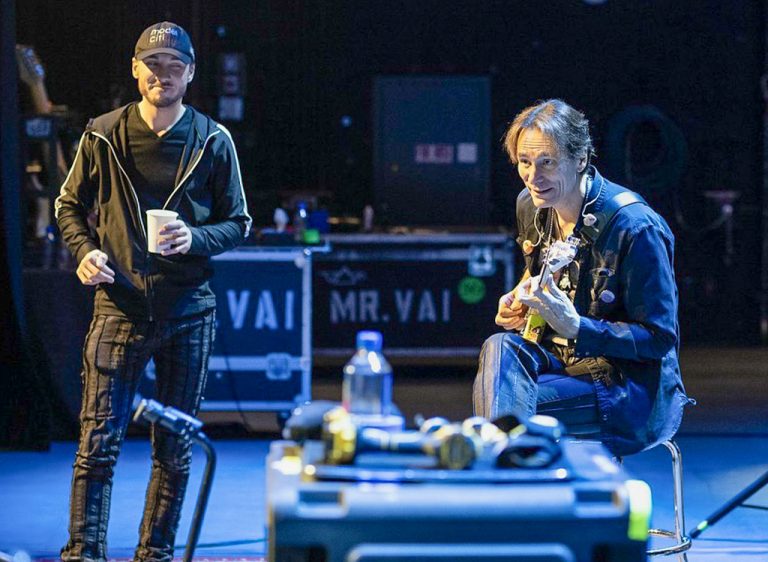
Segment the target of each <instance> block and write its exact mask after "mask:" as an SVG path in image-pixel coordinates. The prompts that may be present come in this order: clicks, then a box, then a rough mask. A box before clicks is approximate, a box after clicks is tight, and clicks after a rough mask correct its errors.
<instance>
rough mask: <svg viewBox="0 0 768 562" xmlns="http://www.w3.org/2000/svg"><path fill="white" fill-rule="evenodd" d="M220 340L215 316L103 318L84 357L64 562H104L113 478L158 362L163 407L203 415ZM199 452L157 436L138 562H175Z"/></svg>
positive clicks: (156, 431) (159, 431)
mask: <svg viewBox="0 0 768 562" xmlns="http://www.w3.org/2000/svg"><path fill="white" fill-rule="evenodd" d="M213 337H214V311H209V312H207V313H204V314H203V315H200V316H193V317H187V318H179V319H174V320H164V321H158V322H147V321H132V320H129V319H128V318H123V317H119V316H106V315H96V316H94V318H93V321H92V322H91V328H90V331H89V332H88V335H87V336H86V339H85V346H84V350H83V373H82V377H83V405H82V409H81V410H80V444H79V447H78V450H77V454H76V455H75V464H74V472H73V476H72V494H71V499H70V512H69V513H70V514H69V541H68V542H67V544H66V546H65V547H64V548H63V549H62V551H61V558H62V560H63V561H64V562H104V561H106V559H107V552H106V549H107V545H106V537H107V523H108V519H109V505H110V496H111V491H112V475H113V471H114V466H115V463H116V462H117V457H118V455H119V454H120V447H121V445H122V442H123V438H124V437H125V432H126V429H127V427H128V423H129V422H130V420H131V410H132V404H133V396H134V394H135V393H136V387H137V385H138V383H139V379H140V377H141V374H142V372H143V371H144V367H145V366H146V364H147V362H148V361H149V358H150V357H153V358H154V360H155V374H156V377H157V378H156V386H157V388H156V393H157V399H158V400H159V401H160V402H161V403H163V404H164V405H168V406H173V407H175V408H177V409H179V410H182V411H183V412H186V413H188V414H191V415H195V414H196V413H197V410H198V408H199V406H200V400H201V398H202V393H203V388H204V387H205V379H206V375H207V372H208V358H209V356H210V353H211V347H212V344H213ZM191 449H192V444H191V442H190V440H189V439H188V438H180V437H178V436H177V435H175V434H173V433H171V432H169V431H167V430H165V429H163V428H161V427H158V426H154V427H153V428H152V476H151V479H150V482H149V487H148V488H147V495H146V502H145V505H144V516H143V518H142V521H141V526H140V528H139V545H138V547H137V549H136V556H135V560H139V561H148V560H152V561H164V562H166V561H167V562H170V560H171V559H172V558H173V543H174V539H175V536H176V530H177V528H178V525H179V517H180V515H181V504H182V501H183V499H184V491H185V489H186V485H187V480H188V478H189V466H190V462H191V457H192V450H191Z"/></svg>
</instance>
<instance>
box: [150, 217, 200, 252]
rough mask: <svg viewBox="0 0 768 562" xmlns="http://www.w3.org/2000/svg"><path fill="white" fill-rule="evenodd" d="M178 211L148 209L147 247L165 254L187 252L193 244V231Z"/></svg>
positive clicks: (151, 250)
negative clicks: (180, 218) (180, 217)
mask: <svg viewBox="0 0 768 562" xmlns="http://www.w3.org/2000/svg"><path fill="white" fill-rule="evenodd" d="M178 217H179V214H178V213H177V212H176V211H168V210H166V209H150V210H149V211H147V249H148V250H149V251H150V252H152V253H154V254H160V255H163V256H170V255H173V254H186V253H187V252H189V248H190V247H191V246H192V231H190V230H189V227H188V226H187V225H186V223H184V221H182V220H179V218H178Z"/></svg>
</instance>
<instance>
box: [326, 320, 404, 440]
mask: <svg viewBox="0 0 768 562" xmlns="http://www.w3.org/2000/svg"><path fill="white" fill-rule="evenodd" d="M382 343H383V338H382V336H381V332H374V331H363V332H358V333H357V351H356V352H355V354H354V355H353V356H352V358H351V359H350V360H349V361H348V362H347V364H346V365H344V383H343V385H342V391H341V403H342V405H343V406H344V408H346V409H347V411H348V412H349V413H350V414H352V416H353V418H355V421H356V423H357V424H358V425H363V426H366V427H381V428H387V429H401V428H402V426H403V418H402V417H401V416H399V415H397V414H396V409H395V408H393V406H392V367H391V366H390V365H389V363H388V362H387V360H386V358H385V357H384V354H383V353H382V352H381V348H382Z"/></svg>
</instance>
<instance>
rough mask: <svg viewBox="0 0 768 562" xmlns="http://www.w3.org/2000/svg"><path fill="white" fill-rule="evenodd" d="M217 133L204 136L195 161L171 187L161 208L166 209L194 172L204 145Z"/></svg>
mask: <svg viewBox="0 0 768 562" xmlns="http://www.w3.org/2000/svg"><path fill="white" fill-rule="evenodd" d="M218 134H219V131H214V132H213V133H211V134H210V135H208V136H207V137H206V138H205V141H203V146H202V147H201V148H200V151H199V152H198V153H197V157H196V158H195V162H194V163H193V164H192V166H190V167H189V169H188V170H187V173H186V174H184V177H182V178H181V180H179V183H178V184H177V185H176V187H175V188H174V189H173V191H172V192H171V194H170V195H169V196H168V199H166V200H165V204H164V205H163V209H167V208H168V203H170V202H171V200H172V199H173V197H174V196H175V195H176V192H178V191H179V189H181V186H182V185H184V182H185V181H187V179H189V177H190V176H191V175H192V172H194V171H195V168H197V165H198V164H199V163H200V160H202V159H203V153H204V152H205V147H206V146H208V141H209V140H211V139H212V138H213V137H215V136H216V135H218Z"/></svg>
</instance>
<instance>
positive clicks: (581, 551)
mask: <svg viewBox="0 0 768 562" xmlns="http://www.w3.org/2000/svg"><path fill="white" fill-rule="evenodd" d="M562 448H563V456H562V457H561V460H560V461H558V463H557V465H556V466H554V465H553V466H552V467H548V468H543V469H525V468H510V469H485V470H480V471H476V469H469V470H438V469H434V470H431V471H429V475H428V476H425V477H422V476H420V474H422V475H423V474H424V473H425V471H423V470H422V471H419V470H418V469H415V470H414V469H409V468H404V469H399V470H398V469H396V468H394V467H392V466H391V464H389V463H388V464H387V466H386V467H385V468H383V469H382V470H376V469H372V468H370V467H327V468H328V469H329V470H328V471H324V469H325V468H326V466H325V465H321V464H312V463H311V462H307V460H306V458H303V456H302V453H301V448H300V447H298V446H296V444H295V443H293V442H286V441H279V442H274V443H272V446H271V449H270V453H269V455H268V457H267V521H268V526H269V560H271V561H279V562H309V561H312V562H320V561H322V562H353V561H354V562H405V561H408V562H418V561H430V562H448V561H451V562H458V561H470V560H472V561H476V560H482V561H499V562H500V561H502V560H504V561H511V562H597V561H599V562H640V561H644V560H646V553H645V550H646V546H647V531H648V524H649V521H650V507H651V499H650V488H648V485H647V484H645V483H644V482H641V481H637V480H629V479H628V477H627V475H626V474H625V473H624V472H623V470H622V469H621V468H620V467H619V466H618V465H616V464H615V463H614V462H613V461H612V459H611V458H610V456H609V454H608V452H607V451H606V449H605V448H604V447H603V446H602V445H600V444H599V443H594V442H575V441H571V440H563V442H562ZM345 469H348V472H349V471H351V472H353V473H355V476H354V477H348V476H344V473H345ZM324 473H325V475H326V476H324V475H323V474H324ZM329 474H330V475H331V476H330V477H327V475H329ZM334 475H335V476H336V477H335V478H334Z"/></svg>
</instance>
